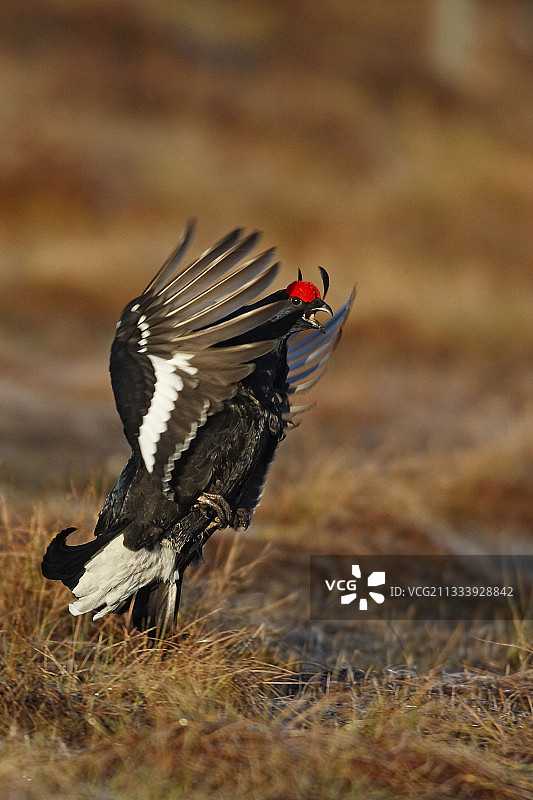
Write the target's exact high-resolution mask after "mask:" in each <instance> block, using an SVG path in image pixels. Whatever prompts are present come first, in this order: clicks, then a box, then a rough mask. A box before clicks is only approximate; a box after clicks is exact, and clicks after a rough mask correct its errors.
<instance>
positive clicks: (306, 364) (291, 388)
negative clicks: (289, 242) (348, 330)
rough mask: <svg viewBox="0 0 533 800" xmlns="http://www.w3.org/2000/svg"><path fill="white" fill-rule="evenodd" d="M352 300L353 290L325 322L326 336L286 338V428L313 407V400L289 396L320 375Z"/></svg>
mask: <svg viewBox="0 0 533 800" xmlns="http://www.w3.org/2000/svg"><path fill="white" fill-rule="evenodd" d="M326 291H327V289H326ZM354 299H355V289H354V290H353V291H352V293H351V294H350V296H349V297H348V299H347V300H346V302H345V303H344V304H343V305H342V306H341V307H340V308H339V310H338V311H337V312H336V313H335V314H334V315H333V317H332V318H331V319H330V320H328V321H327V322H326V323H325V325H324V328H325V331H326V332H325V335H324V334H323V333H322V332H320V331H316V330H314V331H310V332H309V333H305V334H300V335H299V336H296V337H293V338H292V339H289V342H288V345H287V366H288V368H289V373H288V376H287V394H288V395H289V405H290V410H289V411H287V412H285V413H284V415H283V420H284V422H285V424H286V427H296V426H297V425H299V424H300V422H301V420H300V415H301V414H303V413H304V412H305V411H309V410H310V409H312V408H314V407H315V406H316V402H315V403H307V404H303V405H302V404H296V403H293V402H292V398H293V396H294V395H296V394H301V393H304V392H307V391H309V389H311V388H312V387H313V386H315V384H316V383H318V381H319V380H320V378H321V377H322V374H323V373H324V370H325V369H326V366H327V363H328V361H329V359H330V356H331V354H332V353H333V351H334V350H335V348H336V347H337V345H338V343H339V341H340V338H341V335H342V326H343V325H344V322H345V320H346V317H347V316H348V314H349V311H350V308H351V307H352V303H353V301H354Z"/></svg>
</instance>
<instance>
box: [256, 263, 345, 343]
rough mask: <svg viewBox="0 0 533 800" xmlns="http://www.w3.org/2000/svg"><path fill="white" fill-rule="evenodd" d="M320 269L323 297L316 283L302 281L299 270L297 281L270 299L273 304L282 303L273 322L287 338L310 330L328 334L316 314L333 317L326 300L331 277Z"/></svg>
mask: <svg viewBox="0 0 533 800" xmlns="http://www.w3.org/2000/svg"><path fill="white" fill-rule="evenodd" d="M318 269H319V271H320V275H321V278H322V285H323V296H322V295H321V294H320V290H319V289H318V287H317V286H315V284H314V283H311V282H310V281H304V280H303V279H302V273H301V270H298V279H297V280H295V281H293V282H292V283H289V285H288V286H287V288H286V289H281V290H280V291H278V292H275V294H273V295H271V296H270V297H269V298H268V300H269V301H271V302H272V301H278V302H281V308H280V310H279V311H278V313H277V314H276V316H275V317H274V318H273V319H272V320H271V322H272V323H277V324H278V325H282V326H283V328H284V332H285V335H286V336H289V335H291V334H293V333H298V332H299V331H306V330H310V329H316V330H319V331H321V332H322V333H325V332H326V331H325V329H324V327H323V326H322V325H321V323H320V322H319V321H318V320H317V318H316V314H317V313H318V312H319V311H325V312H326V313H327V314H329V315H330V316H333V311H332V310H331V308H330V306H329V305H328V304H327V303H326V302H325V300H324V298H325V296H326V293H327V291H328V286H329V276H328V273H327V272H326V270H325V269H323V268H322V267H319V268H318Z"/></svg>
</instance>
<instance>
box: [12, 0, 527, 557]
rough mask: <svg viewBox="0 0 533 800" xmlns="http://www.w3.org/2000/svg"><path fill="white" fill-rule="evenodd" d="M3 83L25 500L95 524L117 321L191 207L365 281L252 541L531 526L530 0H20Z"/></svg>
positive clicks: (212, 220) (288, 268)
mask: <svg viewBox="0 0 533 800" xmlns="http://www.w3.org/2000/svg"><path fill="white" fill-rule="evenodd" d="M0 96H1V97H2V102H1V104H0V132H1V146H0V259H1V260H0V264H1V266H0V370H1V373H0V374H1V390H0V487H1V489H2V492H3V494H4V495H5V496H6V497H7V498H8V499H9V501H10V503H12V504H14V506H15V507H16V508H20V509H25V508H30V507H33V506H35V504H36V503H37V504H38V503H45V504H47V505H48V507H50V504H53V503H54V502H56V503H57V519H58V524H63V525H66V524H79V523H80V519H79V518H74V517H79V516H80V506H79V497H80V495H83V492H84V490H85V487H86V486H88V485H90V486H92V487H93V489H92V491H93V492H94V494H95V495H96V497H95V498H93V499H91V500H90V502H89V504H88V506H89V511H88V515H87V529H88V530H92V526H93V525H94V514H95V512H96V511H97V510H98V508H97V506H98V502H99V501H100V500H101V498H102V497H103V496H104V495H105V493H106V491H107V490H108V489H109V488H110V487H111V485H112V484H113V482H114V479H115V477H116V475H117V474H118V472H119V470H120V469H121V467H122V464H123V462H124V461H125V459H126V457H127V455H128V447H127V444H126V442H125V439H124V437H123V435H122V430H121V424H120V421H119V418H118V415H117V414H116V411H115V408H114V403H113V398H112V393H111V389H110V385H109V378H108V373H107V364H108V353H109V347H110V344H111V340H112V338H113V335H114V328H115V323H116V320H117V319H118V316H119V313H120V311H121V309H122V307H123V306H124V305H125V303H126V302H128V301H129V300H130V299H131V298H132V297H134V296H135V295H136V294H138V293H139V292H140V291H141V290H142V289H143V288H144V286H145V285H146V283H147V282H148V280H149V279H150V278H151V276H152V275H153V273H154V272H155V271H156V270H157V269H158V268H159V266H160V265H161V263H162V262H163V261H164V259H165V258H166V256H167V255H168V253H169V252H170V250H171V249H172V248H173V246H174V245H175V244H176V242H177V240H178V238H179V235H180V232H181V229H182V228H183V226H184V224H185V222H186V220H187V219H188V218H190V217H196V218H197V220H198V227H197V237H196V239H195V242H194V246H193V249H194V253H193V254H196V253H199V252H200V251H201V250H202V249H204V248H205V247H207V246H208V245H209V244H211V243H212V241H214V240H215V239H217V238H219V237H221V236H222V235H224V234H225V233H226V232H227V231H228V230H229V229H231V228H233V227H235V226H245V227H248V228H251V229H256V228H259V229H260V230H262V231H263V233H264V236H263V242H264V246H265V247H270V246H272V245H276V246H277V247H278V253H279V256H280V258H281V259H282V262H283V273H282V281H286V282H287V283H288V282H289V281H290V280H293V279H294V277H295V275H296V270H297V268H298V267H301V268H302V270H303V272H304V277H306V278H307V279H311V280H315V278H316V276H317V273H316V266H317V265H318V264H321V265H323V266H324V267H326V269H327V270H328V271H329V273H330V276H331V281H332V288H331V290H330V294H331V301H330V302H332V304H333V305H334V306H338V304H339V303H340V302H342V300H343V299H344V298H345V297H346V296H347V294H348V293H349V291H350V290H351V287H352V286H353V284H354V283H357V285H358V295H357V298H356V302H355V304H354V307H353V310H352V314H351V318H350V320H349V321H348V324H347V326H346V331H345V336H344V337H343V340H342V342H341V344H340V346H339V349H338V350H337V352H336V353H335V355H334V357H333V358H332V362H331V367H330V369H329V371H328V373H327V375H326V377H325V378H324V379H323V380H322V382H321V384H320V386H319V387H318V388H317V389H316V391H315V396H317V397H318V399H319V406H318V408H317V409H315V410H314V411H312V412H310V413H309V414H308V415H307V417H306V419H305V420H304V422H303V424H302V426H301V428H300V429H299V430H298V431H296V432H294V433H291V435H290V437H288V439H287V441H286V442H285V443H284V444H283V445H282V447H281V448H280V451H279V458H278V459H277V461H276V464H275V466H274V468H273V471H272V475H271V479H270V481H269V483H268V484H267V492H266V493H265V497H264V501H263V505H262V506H261V508H260V510H259V511H258V514H257V516H256V520H257V521H256V523H255V525H254V526H252V529H251V530H250V532H249V534H246V535H247V536H248V535H250V537H251V539H250V541H253V539H254V537H256V538H258V539H261V540H264V539H267V540H268V539H270V540H273V541H276V542H277V543H278V546H279V547H281V546H283V547H289V546H291V544H292V545H294V547H295V548H296V549H299V548H301V549H303V550H306V551H309V550H310V551H314V552H339V553H340V552H362V551H373V550H382V551H384V552H390V551H391V550H392V551H394V550H395V551H397V552H400V551H403V550H405V549H416V548H418V549H419V550H422V551H434V550H439V549H444V550H448V549H463V550H464V551H466V552H468V551H469V550H473V551H474V552H479V551H480V549H486V550H488V551H489V552H490V551H491V550H493V549H495V548H501V549H504V550H507V551H512V550H515V551H517V552H520V550H524V549H525V548H526V547H528V548H530V547H531V540H530V538H529V537H530V525H531V520H532V517H533V514H532V511H533V436H532V425H531V423H532V416H533V415H532V398H533V391H532V390H533V371H532V364H533V314H532V313H531V308H532V299H533V270H532V260H533V2H531V0H506V2H500V0H396V2H394V3H391V2H389V0H373V2H371V3H368V2H356V1H355V0H331V2H328V3H315V2H310V1H307V2H306V0H284V1H283V2H280V1H279V0H274V1H273V2H269V3H260V2H249V0H246V2H244V0H196V1H195V2H194V3H188V2H179V1H178V0H155V1H154V2H151V3H144V2H141V1H140V0H138V1H136V0H105V2H93V3H91V2H87V0H22V1H21V0H16V2H15V0H4V2H3V3H2V5H1V8H0ZM54 498H55V500H54ZM65 498H66V499H65ZM69 498H77V499H75V501H74V500H73V501H72V502H73V505H72V507H70V506H69V502H70V500H69ZM22 517H23V518H24V515H22Z"/></svg>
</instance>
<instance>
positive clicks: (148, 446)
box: [139, 334, 198, 472]
mask: <svg viewBox="0 0 533 800" xmlns="http://www.w3.org/2000/svg"><path fill="white" fill-rule="evenodd" d="M145 335H146V334H145ZM148 358H149V359H150V361H151V362H152V366H153V368H154V373H155V385H154V393H153V395H152V399H151V401H150V408H149V409H148V411H147V412H146V414H145V415H144V417H143V419H142V423H141V427H140V429H139V448H140V451H141V455H142V458H143V461H144V464H145V467H146V469H147V470H148V472H152V471H153V469H154V464H155V454H156V451H157V443H158V441H159V439H160V438H161V436H162V434H164V433H165V432H166V430H167V428H168V421H169V419H170V417H171V415H172V412H173V411H174V408H175V407H176V401H177V399H178V395H179V393H180V392H181V390H182V389H183V378H182V377H181V375H180V374H179V372H180V371H181V372H185V373H187V374H188V375H196V373H197V372H198V370H197V369H196V367H191V365H190V363H189V362H190V361H191V359H192V358H193V356H192V354H191V355H189V354H187V353H177V354H176V355H174V356H173V357H172V358H171V359H168V360H167V359H164V358H161V357H160V356H154V355H150V354H149V353H148Z"/></svg>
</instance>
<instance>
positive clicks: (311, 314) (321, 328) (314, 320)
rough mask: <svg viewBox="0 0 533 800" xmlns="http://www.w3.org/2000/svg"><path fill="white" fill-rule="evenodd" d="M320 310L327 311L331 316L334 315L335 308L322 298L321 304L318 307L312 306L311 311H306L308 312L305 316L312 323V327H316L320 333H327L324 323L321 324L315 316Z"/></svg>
mask: <svg viewBox="0 0 533 800" xmlns="http://www.w3.org/2000/svg"><path fill="white" fill-rule="evenodd" d="M319 311H326V312H327V313H328V314H329V315H330V317H332V316H333V310H332V309H331V307H330V306H328V304H327V303H325V302H324V300H322V302H321V304H320V305H319V306H317V307H316V308H311V309H309V311H306V313H305V314H304V318H305V319H306V320H307V322H308V323H309V324H310V326H311V327H312V328H315V329H316V330H318V331H320V333H326V329H325V328H324V326H323V325H321V324H320V322H319V321H318V320H317V318H316V316H315V315H316V314H317V313H318V312H319Z"/></svg>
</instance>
